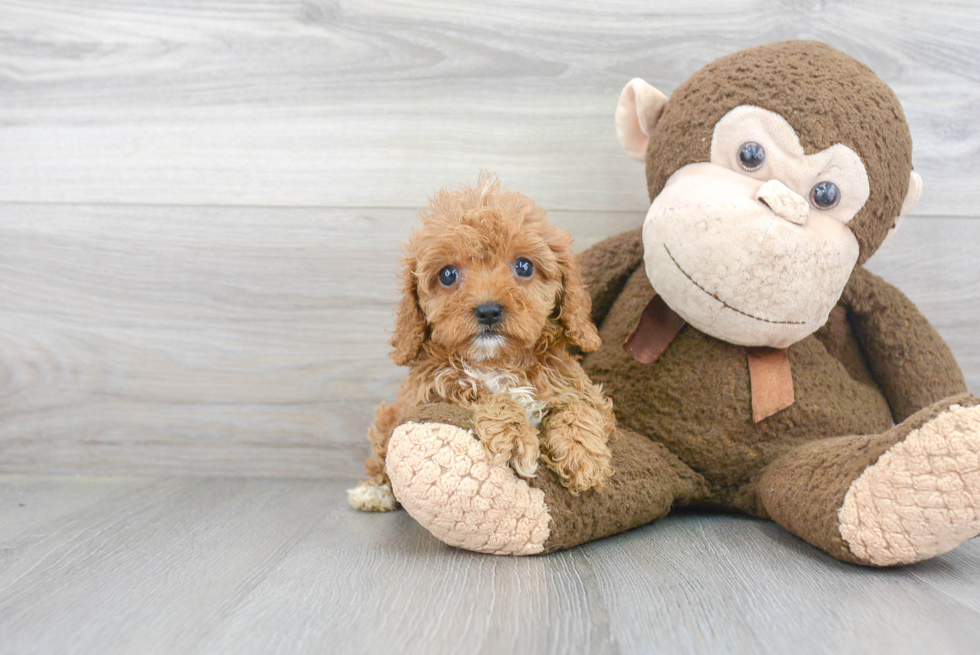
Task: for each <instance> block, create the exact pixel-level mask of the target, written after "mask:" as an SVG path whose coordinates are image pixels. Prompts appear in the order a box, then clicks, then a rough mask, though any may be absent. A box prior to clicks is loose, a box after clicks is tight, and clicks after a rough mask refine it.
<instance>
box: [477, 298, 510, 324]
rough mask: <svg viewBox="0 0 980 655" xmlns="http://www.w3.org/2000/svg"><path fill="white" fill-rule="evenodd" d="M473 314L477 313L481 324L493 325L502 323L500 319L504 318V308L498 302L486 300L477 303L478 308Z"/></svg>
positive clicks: (478, 321)
mask: <svg viewBox="0 0 980 655" xmlns="http://www.w3.org/2000/svg"><path fill="white" fill-rule="evenodd" d="M473 314H474V315H476V321H477V323H479V324H480V325H486V326H487V327H493V326H494V325H497V324H498V323H500V319H501V318H503V316H504V308H503V307H501V306H500V303H497V302H485V303H483V304H481V305H477V306H476V309H474V310H473Z"/></svg>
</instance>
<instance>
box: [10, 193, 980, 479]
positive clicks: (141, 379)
mask: <svg viewBox="0 0 980 655" xmlns="http://www.w3.org/2000/svg"><path fill="white" fill-rule="evenodd" d="M551 216H552V219H553V220H554V221H555V222H556V223H558V224H560V225H563V226H565V227H567V228H568V229H570V230H571V231H572V232H573V234H575V235H576V236H577V237H578V238H577V245H578V246H579V247H587V246H588V245H591V244H592V243H594V242H595V241H596V240H598V239H600V238H602V237H604V236H606V235H608V234H615V233H618V232H621V231H623V230H626V229H630V228H632V227H634V226H636V225H639V223H640V220H641V216H640V215H639V214H634V213H629V212H620V213H605V214H597V213H586V212H553V213H552V215H551ZM414 220H415V219H414V217H413V213H412V212H410V211H408V210H348V209H305V208H293V209H286V208H280V209H272V208H233V207H231V208H215V207H206V208H196V207H144V206H83V207H74V206H65V205H36V204H31V205H11V204H7V205H0V243H2V244H3V246H2V248H0V280H2V281H3V282H2V284H0V307H2V308H3V309H2V312H0V316H2V321H0V470H3V471H35V472H45V471H48V472H84V471H93V472H107V473H108V472H117V473H118V472H129V473H136V472H142V473H196V474H230V475H235V474H247V475H285V476H322V475H325V474H331V473H332V474H342V475H347V476H350V477H355V476H358V475H360V473H361V461H362V459H363V457H364V456H365V455H366V441H364V437H363V435H364V432H365V430H366V426H367V425H368V423H369V421H370V420H371V418H372V416H373V408H374V406H375V405H376V404H377V403H378V402H379V401H381V400H383V399H386V400H389V401H390V400H391V399H393V397H394V395H395V392H396V390H397V386H398V384H399V383H400V381H401V379H402V378H403V376H404V369H400V368H398V367H396V366H395V365H394V364H393V363H391V361H390V360H389V359H388V358H387V353H388V350H389V349H388V345H387V340H388V336H389V330H390V328H391V326H392V323H393V315H392V307H393V306H394V305H395V303H396V301H397V295H396V294H397V280H396V258H397V254H398V242H399V241H400V240H401V239H402V238H404V236H405V235H406V234H407V233H408V230H409V229H410V226H411V225H412V223H413V222H414ZM977 243H980V221H978V220H974V219H966V218H935V217H933V218H921V219H920V218H911V219H909V220H908V221H907V222H906V224H905V225H903V227H902V229H901V230H899V232H898V233H897V234H896V236H895V237H894V239H893V241H892V242H890V243H888V244H887V245H886V246H885V247H884V248H883V249H882V251H881V252H880V253H879V254H878V255H876V256H875V258H873V259H872V260H871V269H872V270H874V271H875V272H878V273H880V274H882V275H884V276H885V277H886V279H888V280H890V281H891V282H893V283H895V284H897V285H898V286H899V287H900V288H902V289H903V290H904V291H905V292H906V293H907V294H908V295H909V296H910V297H911V298H912V300H913V301H914V302H916V303H917V304H918V305H919V307H920V308H921V309H922V310H923V312H924V313H925V314H926V316H927V317H929V318H930V319H931V320H932V321H933V323H934V324H935V325H936V327H937V328H938V329H939V331H940V333H941V334H942V335H943V336H944V337H945V338H946V339H947V340H948V342H949V343H950V344H951V346H952V348H953V351H954V353H955V354H956V356H957V358H958V360H959V362H960V365H961V366H962V368H963V369H964V371H965V372H966V374H967V377H968V381H969V384H970V387H971V388H972V389H973V390H974V391H980V344H978V343H977V341H976V335H977V325H978V324H980V264H978V261H977V258H976V244H977Z"/></svg>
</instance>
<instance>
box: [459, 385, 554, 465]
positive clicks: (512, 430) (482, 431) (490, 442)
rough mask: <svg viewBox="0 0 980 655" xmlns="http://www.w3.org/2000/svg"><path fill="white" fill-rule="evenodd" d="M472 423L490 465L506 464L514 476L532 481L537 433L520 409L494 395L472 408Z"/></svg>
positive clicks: (510, 399) (514, 402)
mask: <svg viewBox="0 0 980 655" xmlns="http://www.w3.org/2000/svg"><path fill="white" fill-rule="evenodd" d="M472 409H473V423H474V424H475V427H476V435H477V437H479V439H480V441H481V442H483V445H484V446H486V449H487V451H488V452H489V453H490V457H491V458H492V460H493V463H494V464H502V465H506V464H510V466H511V467H512V468H513V469H514V470H515V471H516V472H517V474H518V475H520V476H522V477H525V478H533V477H534V474H535V473H536V472H537V470H538V456H539V454H540V448H539V446H538V431H537V430H535V429H534V428H533V427H531V424H530V423H528V421H527V417H526V415H525V410H524V406H523V405H521V404H520V403H519V402H518V401H517V400H515V399H514V398H513V397H512V396H510V395H507V394H495V395H493V396H490V397H489V398H487V399H486V400H485V401H484V402H482V403H480V404H478V405H474V406H473V408H472Z"/></svg>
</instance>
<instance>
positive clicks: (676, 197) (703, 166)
mask: <svg viewBox="0 0 980 655" xmlns="http://www.w3.org/2000/svg"><path fill="white" fill-rule="evenodd" d="M643 243H644V250H645V262H646V272H647V276H648V277H649V278H650V282H651V284H652V285H653V287H654V289H655V290H656V291H657V293H659V294H660V295H661V296H662V297H663V299H664V301H665V302H666V303H667V305H669V306H670V307H671V309H673V310H674V311H675V312H677V313H678V314H679V315H680V316H681V317H682V318H684V320H686V321H687V322H688V323H690V324H691V325H693V326H694V327H695V328H697V329H699V330H701V331H702V332H705V333H706V334H709V335H711V336H713V337H716V338H718V339H721V340H724V341H728V342H731V343H735V344H738V345H743V346H770V347H774V348H785V347H787V346H789V345H791V344H793V343H796V342H797V341H799V340H801V339H803V338H804V337H806V336H808V335H810V334H812V333H813V332H815V331H816V330H817V329H819V328H820V327H821V326H822V325H823V324H824V323H826V321H827V317H828V316H829V314H830V310H831V309H833V307H834V305H836V304H837V301H838V300H839V299H840V296H841V293H842V292H843V290H844V285H845V284H846V283H847V280H848V278H849V277H850V274H851V271H852V270H853V268H854V265H855V264H856V263H857V259H858V252H859V248H858V242H857V239H856V238H855V237H854V235H853V234H852V233H851V231H850V230H849V229H848V227H847V226H846V225H845V224H843V223H841V222H840V221H839V220H837V219H835V218H833V217H831V216H829V215H827V214H824V213H822V212H820V211H818V210H815V209H813V208H812V207H809V204H808V203H807V201H806V200H805V199H804V198H803V197H802V196H801V195H800V194H798V193H795V192H794V191H792V190H790V189H789V188H788V187H787V186H786V185H784V184H782V182H780V181H778V180H760V179H757V178H754V177H750V176H747V175H743V174H740V173H737V172H735V171H732V170H730V169H728V168H725V167H723V166H720V165H717V164H712V163H698V164H689V165H687V166H685V167H683V168H682V169H680V170H679V171H677V172H676V173H674V175H672V176H671V178H670V179H669V180H668V182H667V184H666V185H665V187H664V189H663V191H662V192H661V193H660V195H658V196H657V198H656V199H655V200H654V202H653V204H652V206H651V207H650V210H649V212H648V213H647V217H646V221H645V223H644V225H643Z"/></svg>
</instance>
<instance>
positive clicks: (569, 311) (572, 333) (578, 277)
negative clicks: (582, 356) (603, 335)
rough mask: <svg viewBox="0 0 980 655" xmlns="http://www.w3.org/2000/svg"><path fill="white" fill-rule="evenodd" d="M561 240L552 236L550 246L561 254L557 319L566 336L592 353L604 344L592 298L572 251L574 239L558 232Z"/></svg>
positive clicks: (557, 253) (558, 254)
mask: <svg viewBox="0 0 980 655" xmlns="http://www.w3.org/2000/svg"><path fill="white" fill-rule="evenodd" d="M556 232H557V235H556V236H559V237H560V238H559V239H550V240H549V241H550V242H551V243H550V245H551V249H552V250H553V251H554V252H555V254H556V255H557V256H558V264H559V265H560V266H561V270H562V290H561V295H560V296H559V298H558V304H559V307H558V312H559V314H558V318H559V321H560V322H561V325H562V328H563V329H564V331H565V336H566V337H567V338H568V340H569V341H571V342H572V343H573V344H575V345H576V346H578V347H579V348H581V349H582V351H583V352H587V353H590V352H592V351H594V350H598V348H599V346H600V345H602V341H601V340H600V339H599V332H598V330H596V327H595V324H594V323H593V322H592V298H591V296H589V293H588V291H586V290H585V283H583V282H582V274H581V273H579V270H578V263H577V262H576V260H575V255H574V253H573V252H572V239H571V237H570V236H569V235H568V233H567V232H564V231H560V232H559V231H556Z"/></svg>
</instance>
